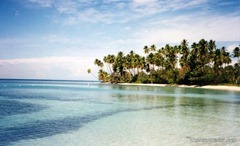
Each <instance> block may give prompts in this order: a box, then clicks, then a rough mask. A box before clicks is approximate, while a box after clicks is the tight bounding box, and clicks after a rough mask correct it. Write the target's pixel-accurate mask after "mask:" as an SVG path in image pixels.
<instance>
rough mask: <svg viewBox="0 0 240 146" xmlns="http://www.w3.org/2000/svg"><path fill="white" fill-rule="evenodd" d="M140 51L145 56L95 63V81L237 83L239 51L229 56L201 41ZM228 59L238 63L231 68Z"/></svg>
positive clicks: (131, 55)
mask: <svg viewBox="0 0 240 146" xmlns="http://www.w3.org/2000/svg"><path fill="white" fill-rule="evenodd" d="M143 51H144V53H145V56H141V55H139V54H136V53H135V52H133V51H130V52H129V53H128V54H124V53H123V52H118V54H116V55H112V54H109V55H107V56H105V57H104V58H103V61H101V60H99V59H96V60H95V61H94V64H96V65H97V66H98V67H99V72H98V79H99V80H100V81H101V82H110V83H159V84H189V85H193V84H194V85H207V84H225V83H226V84H239V83H240V62H239V56H240V51H239V47H236V48H235V49H234V50H233V52H228V51H227V50H226V48H225V47H222V48H217V47H216V44H215V41H213V40H210V41H206V40H204V39H201V40H200V41H199V42H198V43H195V42H194V43H193V44H192V45H189V44H188V42H187V40H183V41H182V42H181V44H180V45H175V46H171V45H169V44H167V45H165V47H162V48H160V49H158V48H157V47H156V46H155V45H152V46H144V48H143ZM231 58H237V60H238V62H237V63H236V64H231V62H232V59H231ZM104 66H105V69H107V70H104ZM88 72H89V73H90V72H91V70H90V69H89V70H88Z"/></svg>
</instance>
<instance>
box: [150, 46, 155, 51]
mask: <svg viewBox="0 0 240 146" xmlns="http://www.w3.org/2000/svg"><path fill="white" fill-rule="evenodd" d="M150 51H151V52H155V51H156V46H155V45H154V44H153V45H152V46H151V47H150Z"/></svg>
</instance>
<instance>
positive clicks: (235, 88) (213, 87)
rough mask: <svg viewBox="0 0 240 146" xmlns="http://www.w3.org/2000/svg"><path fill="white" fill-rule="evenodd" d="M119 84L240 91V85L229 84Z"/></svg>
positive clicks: (123, 84) (125, 84) (126, 84)
mask: <svg viewBox="0 0 240 146" xmlns="http://www.w3.org/2000/svg"><path fill="white" fill-rule="evenodd" d="M117 85H122V86H148V87H149V86H152V87H180V88H199V89H213V90H227V91H238V92H240V87H238V86H227V85H206V86H197V85H171V84H142V83H139V84H138V83H118V84H117Z"/></svg>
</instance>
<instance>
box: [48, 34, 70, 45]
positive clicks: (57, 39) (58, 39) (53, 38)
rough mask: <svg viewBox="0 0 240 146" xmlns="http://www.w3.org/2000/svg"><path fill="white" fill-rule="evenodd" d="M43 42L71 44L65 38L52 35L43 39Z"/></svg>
mask: <svg viewBox="0 0 240 146" xmlns="http://www.w3.org/2000/svg"><path fill="white" fill-rule="evenodd" d="M43 40H44V41H47V42H50V43H70V42H71V40H70V39H69V38H67V37H65V36H59V35H54V34H51V35H48V36H46V37H43Z"/></svg>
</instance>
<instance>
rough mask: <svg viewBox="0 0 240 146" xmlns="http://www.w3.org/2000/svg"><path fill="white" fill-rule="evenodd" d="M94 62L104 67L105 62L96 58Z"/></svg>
mask: <svg viewBox="0 0 240 146" xmlns="http://www.w3.org/2000/svg"><path fill="white" fill-rule="evenodd" d="M94 64H95V65H97V66H98V67H99V68H103V66H104V64H103V62H102V61H101V60H99V59H95V61H94Z"/></svg>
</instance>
